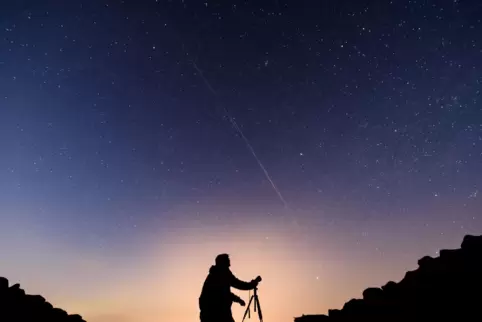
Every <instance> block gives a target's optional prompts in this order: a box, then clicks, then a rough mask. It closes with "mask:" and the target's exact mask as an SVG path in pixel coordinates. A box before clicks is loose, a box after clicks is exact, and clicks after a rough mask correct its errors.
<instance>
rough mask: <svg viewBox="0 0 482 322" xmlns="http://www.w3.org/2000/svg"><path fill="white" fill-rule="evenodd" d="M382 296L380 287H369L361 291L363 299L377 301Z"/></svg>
mask: <svg viewBox="0 0 482 322" xmlns="http://www.w3.org/2000/svg"><path fill="white" fill-rule="evenodd" d="M382 298H383V290H382V289H381V288H376V287H370V288H367V289H366V290H364V291H363V299H364V300H365V301H379V300H380V299H382Z"/></svg>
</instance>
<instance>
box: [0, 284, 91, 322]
mask: <svg viewBox="0 0 482 322" xmlns="http://www.w3.org/2000/svg"><path fill="white" fill-rule="evenodd" d="M0 321H2V322H3V321H5V322H17V321H19V322H20V321H22V322H34V321H39V322H40V321H45V322H85V321H84V320H83V319H82V317H81V316H80V315H77V314H74V315H69V314H68V313H67V312H65V311H64V310H62V309H59V308H54V307H53V306H52V304H50V303H49V302H47V301H46V300H45V299H44V298H43V297H42V296H40V295H29V294H25V291H24V290H23V289H21V288H20V284H14V285H12V286H10V287H9V283H8V280H7V279H6V278H4V277H0Z"/></svg>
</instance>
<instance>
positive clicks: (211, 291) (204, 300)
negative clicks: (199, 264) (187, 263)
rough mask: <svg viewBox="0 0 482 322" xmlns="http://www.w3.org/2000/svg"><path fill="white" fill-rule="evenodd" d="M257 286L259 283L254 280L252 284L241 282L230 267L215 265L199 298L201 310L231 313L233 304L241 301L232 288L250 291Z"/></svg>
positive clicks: (210, 270)
mask: <svg viewBox="0 0 482 322" xmlns="http://www.w3.org/2000/svg"><path fill="white" fill-rule="evenodd" d="M257 285H258V283H256V281H254V280H252V281H251V282H244V281H241V280H239V279H238V278H237V277H236V276H234V274H233V273H232V272H231V270H230V269H229V267H220V266H216V265H213V266H211V268H210V269H209V274H208V276H207V277H206V280H205V281H204V285H203V288H202V291H201V296H200V297H199V309H200V310H201V311H205V312H216V311H219V312H229V313H230V312H231V304H232V302H233V301H237V300H239V297H238V296H236V295H234V294H233V293H231V287H234V288H237V289H239V290H245V291H248V290H252V289H254V288H255V287H256V286H257Z"/></svg>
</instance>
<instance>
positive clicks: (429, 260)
mask: <svg viewBox="0 0 482 322" xmlns="http://www.w3.org/2000/svg"><path fill="white" fill-rule="evenodd" d="M433 261H434V259H433V258H432V257H430V256H424V257H422V258H421V259H419V260H418V266H419V267H422V266H423V267H424V266H427V265H430V264H431V263H433Z"/></svg>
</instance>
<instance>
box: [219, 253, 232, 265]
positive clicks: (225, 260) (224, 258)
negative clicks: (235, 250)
mask: <svg viewBox="0 0 482 322" xmlns="http://www.w3.org/2000/svg"><path fill="white" fill-rule="evenodd" d="M216 266H219V267H230V266H231V261H230V260H229V255H228V254H219V255H218V256H216Z"/></svg>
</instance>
